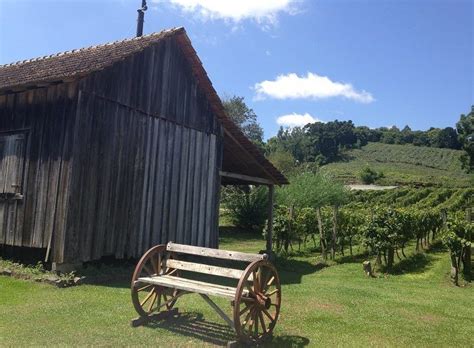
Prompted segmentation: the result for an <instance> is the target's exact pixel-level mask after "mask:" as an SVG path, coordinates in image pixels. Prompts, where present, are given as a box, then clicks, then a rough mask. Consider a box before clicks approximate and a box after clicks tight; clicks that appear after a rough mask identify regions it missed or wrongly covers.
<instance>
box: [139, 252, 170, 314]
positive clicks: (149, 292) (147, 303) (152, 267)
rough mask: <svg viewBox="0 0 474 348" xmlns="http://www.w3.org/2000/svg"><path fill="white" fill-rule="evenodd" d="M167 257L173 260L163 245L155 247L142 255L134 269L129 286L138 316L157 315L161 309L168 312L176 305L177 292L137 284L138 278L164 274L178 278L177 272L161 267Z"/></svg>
mask: <svg viewBox="0 0 474 348" xmlns="http://www.w3.org/2000/svg"><path fill="white" fill-rule="evenodd" d="M167 255H168V257H170V258H173V254H169V253H167V251H166V246H165V245H157V246H155V247H153V248H151V249H150V250H148V251H147V252H146V253H145V254H144V255H143V257H142V258H141V259H140V261H139V262H138V264H137V267H136V268H135V271H134V273H133V276H132V284H131V289H132V303H133V306H134V307H135V310H136V311H137V313H138V314H139V315H140V316H148V315H150V314H153V313H158V312H160V311H161V310H163V309H166V310H170V309H172V308H173V306H174V305H175V303H176V300H177V299H176V298H175V297H176V296H177V295H178V290H176V289H170V288H165V287H162V286H158V285H152V284H145V283H141V282H137V280H138V278H140V277H153V276H157V275H164V274H167V275H173V276H179V274H178V270H176V269H172V268H169V267H164V266H163V261H164V260H165V257H166V256H167ZM173 299H174V300H173Z"/></svg>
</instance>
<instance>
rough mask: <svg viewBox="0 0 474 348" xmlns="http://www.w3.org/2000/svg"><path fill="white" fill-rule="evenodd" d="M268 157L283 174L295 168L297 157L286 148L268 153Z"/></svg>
mask: <svg viewBox="0 0 474 348" xmlns="http://www.w3.org/2000/svg"><path fill="white" fill-rule="evenodd" d="M268 159H269V160H270V162H272V163H273V165H274V166H275V167H277V169H278V170H279V171H281V172H282V173H283V174H289V173H290V172H291V171H292V170H293V169H294V168H295V158H294V157H293V155H292V154H291V153H290V152H288V151H285V150H277V151H275V152H272V153H270V154H269V155H268Z"/></svg>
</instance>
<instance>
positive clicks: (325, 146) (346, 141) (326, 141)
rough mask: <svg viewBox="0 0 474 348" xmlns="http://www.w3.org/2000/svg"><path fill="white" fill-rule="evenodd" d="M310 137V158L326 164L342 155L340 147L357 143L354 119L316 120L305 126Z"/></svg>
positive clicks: (348, 146)
mask: <svg viewBox="0 0 474 348" xmlns="http://www.w3.org/2000/svg"><path fill="white" fill-rule="evenodd" d="M304 129H305V131H306V134H307V136H308V138H309V142H310V146H309V158H308V159H309V160H310V161H312V162H318V163H320V164H325V163H329V162H332V161H334V160H335V159H337V157H338V156H339V155H340V149H342V148H350V147H353V146H355V145H356V144H357V136H356V134H355V133H354V129H355V127H354V124H353V123H352V121H338V120H335V121H333V122H327V123H322V122H315V123H310V124H308V125H306V126H305V127H304Z"/></svg>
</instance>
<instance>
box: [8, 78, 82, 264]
mask: <svg viewBox="0 0 474 348" xmlns="http://www.w3.org/2000/svg"><path fill="white" fill-rule="evenodd" d="M74 109H75V86H74V84H61V85H57V86H51V87H49V88H40V89H35V90H31V91H27V92H22V93H15V94H8V95H2V96H0V134H3V135H7V134H24V147H25V148H24V154H23V155H24V158H23V159H22V161H23V163H21V169H19V170H21V173H18V174H19V178H20V180H19V184H20V186H21V187H19V188H18V192H19V193H21V194H22V195H23V198H22V199H5V198H4V199H1V200H0V244H4V245H13V246H23V247H35V248H47V247H48V244H50V242H51V246H52V245H55V248H54V250H53V252H54V255H53V256H54V257H56V258H60V257H62V249H63V246H64V238H63V237H64V235H63V231H64V226H65V221H66V208H67V207H66V205H67V191H68V190H67V186H68V184H69V178H70V173H71V152H72V147H73V136H74V124H75V114H74Z"/></svg>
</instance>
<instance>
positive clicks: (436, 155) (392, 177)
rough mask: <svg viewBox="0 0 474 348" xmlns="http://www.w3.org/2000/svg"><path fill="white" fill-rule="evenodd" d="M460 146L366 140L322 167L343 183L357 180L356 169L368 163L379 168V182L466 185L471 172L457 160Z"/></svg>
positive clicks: (420, 184)
mask: <svg viewBox="0 0 474 348" xmlns="http://www.w3.org/2000/svg"><path fill="white" fill-rule="evenodd" d="M462 153H463V152H462V151H460V150H452V149H440V148H433V147H423V146H414V145H391V144H383V143H369V144H368V145H366V146H364V147H362V148H361V149H353V150H348V151H346V152H344V154H343V158H342V159H341V160H340V161H338V162H334V163H330V164H328V165H325V166H323V167H322V170H323V171H326V172H328V173H331V174H332V175H333V176H334V177H335V178H336V179H339V180H341V181H343V182H344V183H359V182H360V179H359V173H360V171H361V170H362V169H363V168H364V167H367V166H369V167H370V168H372V169H374V170H376V171H382V172H383V174H384V175H385V177H384V178H383V179H381V180H380V182H379V183H380V184H383V185H415V186H444V187H469V186H471V185H472V175H469V174H466V173H465V172H464V171H463V170H462V168H461V164H460V161H459V158H460V156H461V155H462Z"/></svg>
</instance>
